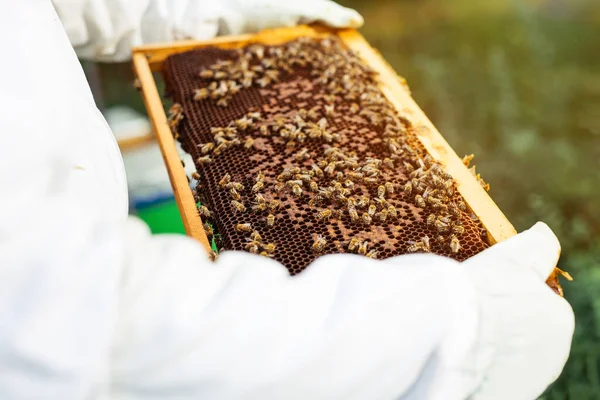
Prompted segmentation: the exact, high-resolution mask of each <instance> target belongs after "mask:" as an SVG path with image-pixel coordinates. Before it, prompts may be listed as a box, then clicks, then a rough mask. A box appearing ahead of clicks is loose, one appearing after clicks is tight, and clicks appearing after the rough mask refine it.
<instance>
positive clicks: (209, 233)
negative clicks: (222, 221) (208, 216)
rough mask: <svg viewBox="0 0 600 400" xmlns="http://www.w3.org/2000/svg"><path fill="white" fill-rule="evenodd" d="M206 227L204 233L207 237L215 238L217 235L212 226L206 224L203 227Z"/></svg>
mask: <svg viewBox="0 0 600 400" xmlns="http://www.w3.org/2000/svg"><path fill="white" fill-rule="evenodd" d="M202 226H203V227H204V232H206V236H209V237H210V236H213V235H214V234H215V232H214V231H213V228H212V226H210V224H208V223H207V222H205V223H204V224H203V225H202Z"/></svg>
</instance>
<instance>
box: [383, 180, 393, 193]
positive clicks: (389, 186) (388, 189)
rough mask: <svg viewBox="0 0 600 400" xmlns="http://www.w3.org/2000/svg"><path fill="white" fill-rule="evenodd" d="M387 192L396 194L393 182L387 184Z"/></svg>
mask: <svg viewBox="0 0 600 400" xmlns="http://www.w3.org/2000/svg"><path fill="white" fill-rule="evenodd" d="M385 191H386V192H387V193H388V194H394V185H393V184H392V183H391V182H386V183H385Z"/></svg>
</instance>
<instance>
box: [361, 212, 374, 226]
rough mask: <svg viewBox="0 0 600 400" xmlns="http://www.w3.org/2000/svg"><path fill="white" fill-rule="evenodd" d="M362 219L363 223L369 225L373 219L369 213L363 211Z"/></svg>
mask: <svg viewBox="0 0 600 400" xmlns="http://www.w3.org/2000/svg"><path fill="white" fill-rule="evenodd" d="M362 221H363V224H365V225H371V221H373V218H371V216H370V215H369V213H363V215H362Z"/></svg>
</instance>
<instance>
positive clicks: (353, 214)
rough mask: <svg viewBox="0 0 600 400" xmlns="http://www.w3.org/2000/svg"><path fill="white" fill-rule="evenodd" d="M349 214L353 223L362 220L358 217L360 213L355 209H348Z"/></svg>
mask: <svg viewBox="0 0 600 400" xmlns="http://www.w3.org/2000/svg"><path fill="white" fill-rule="evenodd" d="M348 214H349V215H350V219H351V220H352V222H357V221H358V220H359V219H360V217H359V216H358V212H356V209H355V208H354V207H350V208H348Z"/></svg>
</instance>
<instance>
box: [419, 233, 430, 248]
mask: <svg viewBox="0 0 600 400" xmlns="http://www.w3.org/2000/svg"><path fill="white" fill-rule="evenodd" d="M421 243H423V248H424V249H425V251H427V252H429V251H431V245H430V243H429V236H427V235H425V236H423V237H422V238H421Z"/></svg>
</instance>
